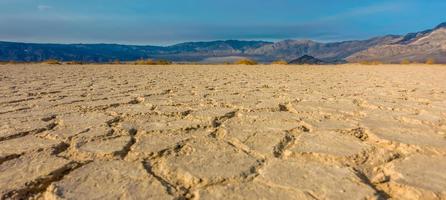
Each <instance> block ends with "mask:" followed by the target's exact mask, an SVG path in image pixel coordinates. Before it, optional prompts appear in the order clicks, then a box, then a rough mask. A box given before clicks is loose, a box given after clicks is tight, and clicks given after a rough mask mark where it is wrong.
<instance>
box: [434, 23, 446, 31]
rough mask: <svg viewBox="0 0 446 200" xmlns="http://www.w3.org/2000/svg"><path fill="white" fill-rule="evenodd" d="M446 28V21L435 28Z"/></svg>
mask: <svg viewBox="0 0 446 200" xmlns="http://www.w3.org/2000/svg"><path fill="white" fill-rule="evenodd" d="M440 28H446V22H443V23H441V24H439V25H438V26H436V27H435V29H440Z"/></svg>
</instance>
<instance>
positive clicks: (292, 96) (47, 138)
mask: <svg viewBox="0 0 446 200" xmlns="http://www.w3.org/2000/svg"><path fill="white" fill-rule="evenodd" d="M0 127H1V128H0V199H255V200H257V199H446V66H442V65H377V66H365V65H353V64H349V65H338V66H292V65H283V66H280V65H257V66H237V65H234V66H232V65H211V66H207V65H196V66H193V65H170V66H134V65H79V66H78V65H40V64H16V65H0Z"/></svg>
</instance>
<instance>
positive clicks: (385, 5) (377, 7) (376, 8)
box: [320, 2, 407, 21]
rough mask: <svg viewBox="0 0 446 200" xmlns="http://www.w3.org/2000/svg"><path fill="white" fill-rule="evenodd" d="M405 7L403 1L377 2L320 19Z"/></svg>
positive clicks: (377, 12) (378, 12) (327, 19)
mask: <svg viewBox="0 0 446 200" xmlns="http://www.w3.org/2000/svg"><path fill="white" fill-rule="evenodd" d="M404 7H407V4H403V3H401V2H394V3H383V4H375V5H369V6H365V7H359V8H355V9H352V10H349V11H347V12H344V13H339V14H337V15H332V16H327V17H323V18H321V19H320V21H333V20H343V19H349V18H354V17H361V16H367V15H373V14H380V13H386V12H397V11H401V10H403V9H404Z"/></svg>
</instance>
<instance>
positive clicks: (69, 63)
mask: <svg viewBox="0 0 446 200" xmlns="http://www.w3.org/2000/svg"><path fill="white" fill-rule="evenodd" d="M65 64H67V65H83V64H84V63H83V62H80V61H68V62H66V63H65Z"/></svg>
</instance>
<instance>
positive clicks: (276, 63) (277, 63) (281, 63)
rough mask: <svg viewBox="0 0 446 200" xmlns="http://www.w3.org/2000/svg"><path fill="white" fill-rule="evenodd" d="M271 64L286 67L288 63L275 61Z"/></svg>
mask: <svg viewBox="0 0 446 200" xmlns="http://www.w3.org/2000/svg"><path fill="white" fill-rule="evenodd" d="M271 64H273V65H288V62H287V61H285V60H276V61H274V62H272V63H271Z"/></svg>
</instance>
